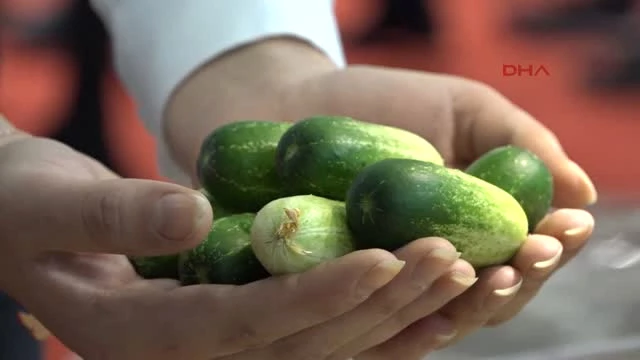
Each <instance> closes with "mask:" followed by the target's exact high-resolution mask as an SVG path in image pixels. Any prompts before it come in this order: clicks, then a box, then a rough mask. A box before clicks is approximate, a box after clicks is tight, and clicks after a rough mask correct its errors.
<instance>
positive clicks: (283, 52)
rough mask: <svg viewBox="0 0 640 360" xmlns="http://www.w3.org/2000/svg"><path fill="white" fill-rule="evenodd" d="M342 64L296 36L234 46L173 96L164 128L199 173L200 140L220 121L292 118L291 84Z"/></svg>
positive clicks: (177, 155) (178, 155) (188, 168)
mask: <svg viewBox="0 0 640 360" xmlns="http://www.w3.org/2000/svg"><path fill="white" fill-rule="evenodd" d="M336 69H337V66H336V64H334V63H333V62H332V61H331V60H330V59H329V58H328V57H327V56H326V55H325V54H324V53H323V52H321V51H320V50H318V49H316V48H315V47H313V46H312V45H310V44H308V43H306V42H304V41H301V40H297V39H295V38H285V37H283V38H272V39H268V40H263V41H260V42H256V43H253V44H250V45H247V46H244V47H240V48H237V49H235V50H233V51H230V52H228V53H226V54H224V55H222V56H220V57H218V58H216V59H215V60H214V61H212V62H210V63H208V64H206V65H204V66H202V67H201V68H200V69H199V70H198V71H196V72H195V73H194V74H193V75H192V76H190V77H189V78H187V79H186V80H185V81H183V83H182V84H181V85H180V86H178V88H177V89H176V91H175V92H174V94H173V96H172V97H171V99H170V101H169V103H168V106H167V110H166V114H165V115H166V122H165V128H164V134H165V139H166V141H167V145H168V147H169V151H170V152H171V155H172V157H173V158H174V160H175V161H176V162H177V163H178V164H180V165H182V168H183V169H182V170H184V171H185V172H187V173H188V174H194V166H195V159H196V158H197V155H198V151H199V149H200V146H199V144H201V143H202V140H203V139H204V137H205V136H207V135H208V134H209V133H210V132H211V131H212V130H213V129H215V128H216V127H219V126H220V125H223V124H226V123H229V122H232V121H237V120H242V119H257V120H282V121H286V120H291V119H288V116H287V112H286V109H285V107H284V106H283V104H284V101H285V97H286V94H287V93H288V92H289V89H291V88H292V87H295V86H296V85H297V84H299V83H301V82H304V81H306V80H308V79H310V78H313V77H316V76H320V75H322V74H326V73H328V72H331V71H334V70H336Z"/></svg>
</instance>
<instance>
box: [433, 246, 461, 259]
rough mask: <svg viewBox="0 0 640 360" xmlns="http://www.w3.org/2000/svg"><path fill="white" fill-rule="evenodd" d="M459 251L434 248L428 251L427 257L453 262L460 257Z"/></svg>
mask: <svg viewBox="0 0 640 360" xmlns="http://www.w3.org/2000/svg"><path fill="white" fill-rule="evenodd" d="M460 255H462V254H461V253H459V252H457V251H452V250H449V249H442V248H436V249H433V250H432V251H431V252H430V253H429V257H431V258H434V259H438V260H441V261H443V262H453V261H455V260H458V259H459V258H460Z"/></svg>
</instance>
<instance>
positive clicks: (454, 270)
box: [329, 260, 477, 360]
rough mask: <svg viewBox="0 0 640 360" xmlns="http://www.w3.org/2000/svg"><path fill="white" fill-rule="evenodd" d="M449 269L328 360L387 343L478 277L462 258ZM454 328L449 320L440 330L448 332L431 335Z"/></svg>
mask: <svg viewBox="0 0 640 360" xmlns="http://www.w3.org/2000/svg"><path fill="white" fill-rule="evenodd" d="M448 271H449V272H448V273H447V274H445V275H443V276H442V277H440V278H439V279H438V280H436V281H435V282H434V283H433V285H432V286H431V287H430V288H429V289H428V290H427V291H425V292H424V293H423V294H422V295H420V297H418V298H417V299H416V300H414V301H413V302H412V303H411V304H409V305H407V306H405V307H404V308H403V309H401V310H400V311H398V312H397V314H396V315H395V316H393V317H391V318H389V319H387V320H385V321H384V322H383V323H382V324H380V325H378V326H376V327H375V328H374V329H372V330H371V331H369V332H367V333H366V334H364V335H362V336H360V337H358V338H357V339H355V340H353V341H351V342H349V343H348V344H346V345H345V346H343V347H342V348H340V349H339V350H338V351H336V352H335V353H334V354H332V356H330V357H329V359H336V360H340V359H348V358H350V357H353V356H355V355H357V354H360V353H362V352H363V351H365V350H367V349H371V348H374V347H375V346H377V345H380V344H382V343H384V342H386V341H387V340H389V339H391V338H393V337H394V336H396V335H398V334H399V333H400V332H402V331H403V330H404V329H405V328H407V327H409V326H410V325H411V324H413V323H415V322H416V321H419V320H420V319H423V318H427V317H429V316H431V315H432V314H434V313H435V312H436V311H437V310H439V309H440V308H441V307H443V306H444V305H445V304H447V303H448V302H450V301H451V300H452V299H453V298H455V297H456V296H458V295H460V294H462V293H463V292H464V291H465V290H467V289H468V288H469V287H471V286H472V285H473V284H474V283H475V282H476V280H477V278H476V277H475V271H474V269H473V267H472V266H471V265H470V264H469V263H468V262H466V261H464V260H458V261H456V262H455V263H454V264H453V265H452V266H451V267H450V268H449V270H448ZM444 321H445V320H444V319H442V320H441V322H444ZM453 327H454V324H453V322H451V324H449V325H448V326H446V327H443V329H441V330H443V331H444V330H446V331H447V333H438V334H434V335H438V336H441V337H442V336H445V337H446V336H450V335H451V333H452V332H453V330H454V328H453ZM432 330H433V329H432ZM425 335H429V334H425ZM424 340H427V338H426V337H425V339H423V341H424ZM373 352H375V350H372V351H371V352H370V351H366V353H373Z"/></svg>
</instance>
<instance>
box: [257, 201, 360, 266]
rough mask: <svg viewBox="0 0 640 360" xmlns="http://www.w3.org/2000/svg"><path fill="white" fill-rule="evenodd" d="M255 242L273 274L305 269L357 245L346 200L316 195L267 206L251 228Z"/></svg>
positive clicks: (259, 253)
mask: <svg viewBox="0 0 640 360" xmlns="http://www.w3.org/2000/svg"><path fill="white" fill-rule="evenodd" d="M251 245H252V247H253V251H254V253H255V254H256V257H257V258H258V259H259V260H260V262H261V263H262V265H263V266H264V267H265V268H266V269H267V271H269V272H270V273H271V274H272V275H281V274H289V273H298V272H303V271H306V270H308V269H310V268H312V267H314V266H316V265H318V264H320V263H322V262H324V261H327V260H330V259H335V258H337V257H340V256H343V255H345V254H347V253H349V252H351V251H353V250H354V248H355V243H354V239H353V236H352V234H351V232H350V231H349V228H348V226H347V220H346V213H345V207H344V203H343V202H339V201H334V200H330V199H325V198H322V197H317V196H313V195H299V196H292V197H287V198H282V199H277V200H274V201H272V202H270V203H269V204H267V205H266V206H265V207H263V208H262V209H261V210H260V211H259V212H258V214H257V215H256V219H255V221H254V223H253V227H252V228H251Z"/></svg>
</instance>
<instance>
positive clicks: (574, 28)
mask: <svg viewBox="0 0 640 360" xmlns="http://www.w3.org/2000/svg"><path fill="white" fill-rule="evenodd" d="M635 4H636V0H581V1H572V2H570V3H568V4H566V5H562V6H558V7H555V8H554V9H552V10H546V11H543V12H534V13H529V14H525V15H518V16H516V19H515V21H514V27H515V30H516V31H518V32H522V33H528V34H560V33H570V32H586V31H600V30H604V29H611V28H613V27H615V26H616V25H617V24H618V23H619V22H620V21H621V20H622V19H623V18H625V17H626V16H628V15H629V13H630V12H631V11H632V10H633V8H634V6H635Z"/></svg>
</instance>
